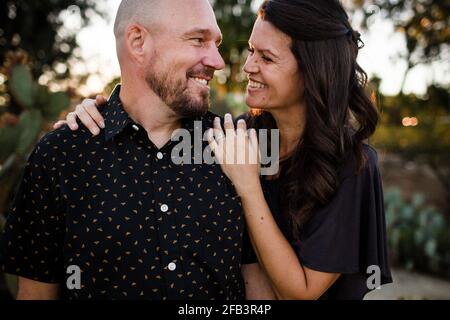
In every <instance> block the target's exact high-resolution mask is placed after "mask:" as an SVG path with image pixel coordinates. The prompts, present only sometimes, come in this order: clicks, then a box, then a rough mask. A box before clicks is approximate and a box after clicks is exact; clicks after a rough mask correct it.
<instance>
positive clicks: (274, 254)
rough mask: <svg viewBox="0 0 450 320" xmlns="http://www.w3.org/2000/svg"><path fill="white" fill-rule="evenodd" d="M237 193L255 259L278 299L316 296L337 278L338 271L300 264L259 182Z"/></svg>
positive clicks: (301, 298) (305, 298) (309, 298)
mask: <svg viewBox="0 0 450 320" xmlns="http://www.w3.org/2000/svg"><path fill="white" fill-rule="evenodd" d="M238 194H239V195H240V197H241V200H242V205H243V208H244V212H245V219H246V222H247V228H248V232H249V235H250V239H251V241H252V244H253V246H254V247H255V251H256V254H257V256H258V260H259V261H260V263H261V265H262V267H263V268H264V270H265V272H266V273H267V275H268V277H269V279H270V280H271V283H272V286H273V288H274V290H275V293H276V295H277V297H278V299H289V300H291V299H293V300H312V299H317V298H319V297H320V296H321V295H322V294H323V293H324V292H325V291H327V290H328V288H329V287H330V286H331V285H332V284H333V283H334V282H335V281H336V280H337V279H338V277H339V274H337V273H326V272H319V271H315V270H312V269H309V268H307V267H305V266H303V265H302V264H301V261H299V259H298V257H297V255H296V254H295V251H294V249H293V248H292V246H291V245H290V244H289V242H288V241H287V239H286V238H285V237H284V235H283V234H282V233H281V230H280V229H279V227H278V225H277V224H276V222H275V220H274V218H273V216H272V213H271V212H270V209H269V207H268V205H267V202H266V201H265V199H264V194H263V192H262V189H261V186H260V185H259V186H255V187H253V188H252V189H250V190H249V189H247V190H246V191H245V192H240V193H239V192H238Z"/></svg>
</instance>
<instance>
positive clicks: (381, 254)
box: [294, 146, 392, 284]
mask: <svg viewBox="0 0 450 320" xmlns="http://www.w3.org/2000/svg"><path fill="white" fill-rule="evenodd" d="M364 150H365V151H366V154H367V164H366V166H365V168H364V169H362V171H360V172H359V173H358V174H355V173H353V172H354V171H355V170H353V169H355V168H356V166H355V163H356V162H355V161H354V159H353V160H352V161H350V163H349V164H347V165H346V167H347V169H346V170H344V171H345V172H347V173H348V174H346V175H345V176H344V177H343V178H342V179H341V183H340V186H339V187H338V190H337V192H336V194H335V196H334V198H333V199H332V200H331V202H330V203H329V204H328V205H326V206H325V207H323V208H322V209H320V210H319V211H318V212H316V213H315V214H314V215H313V217H312V218H311V219H310V220H309V222H307V224H306V225H305V226H304V228H303V229H302V231H301V234H300V240H299V241H297V242H295V244H294V248H295V249H296V252H297V254H298V256H299V259H300V261H301V263H302V264H303V265H304V266H306V267H308V268H310V269H313V270H317V271H322V272H333V273H342V274H355V273H359V274H367V268H368V267H369V266H378V267H379V268H380V271H381V282H382V284H384V283H389V282H391V281H392V280H391V274H390V270H389V265H388V254H387V245H386V225H385V215H384V205H383V189H382V182H381V177H380V172H379V169H378V165H377V160H378V159H377V155H376V152H375V150H373V149H372V148H370V147H369V146H365V147H364Z"/></svg>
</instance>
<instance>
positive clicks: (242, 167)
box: [207, 114, 260, 195]
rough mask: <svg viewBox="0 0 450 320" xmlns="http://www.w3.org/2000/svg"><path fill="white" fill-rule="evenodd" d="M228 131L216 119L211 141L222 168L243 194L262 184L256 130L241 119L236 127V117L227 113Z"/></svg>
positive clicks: (226, 127)
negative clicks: (234, 122)
mask: <svg viewBox="0 0 450 320" xmlns="http://www.w3.org/2000/svg"><path fill="white" fill-rule="evenodd" d="M224 127H225V133H226V134H225V133H224V131H223V130H222V126H221V125H220V119H219V118H216V119H215V120H214V130H213V129H210V130H209V131H208V135H207V137H208V142H209V146H210V147H211V150H212V151H213V152H214V155H215V157H216V159H217V161H218V162H219V163H220V165H221V167H222V171H223V172H224V173H225V174H226V175H227V177H228V178H229V179H230V180H231V182H232V183H233V184H234V186H235V188H236V191H237V193H238V194H239V195H242V194H243V193H244V192H245V193H247V192H251V190H252V188H258V187H260V181H259V174H260V163H259V145H258V138H257V137H256V130H254V129H250V130H248V131H247V125H246V123H245V121H244V120H239V122H238V124H237V129H236V130H235V128H234V124H233V118H232V117H231V115H230V114H227V115H225V122H224Z"/></svg>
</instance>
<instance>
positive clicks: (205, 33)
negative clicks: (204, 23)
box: [183, 28, 223, 45]
mask: <svg viewBox="0 0 450 320" xmlns="http://www.w3.org/2000/svg"><path fill="white" fill-rule="evenodd" d="M195 35H203V36H207V37H208V36H209V37H212V36H213V33H212V32H211V30H209V29H202V28H195V29H192V30H189V31H187V32H186V33H185V34H184V35H183V36H184V37H190V36H195ZM222 41H223V36H222V34H220V36H219V39H218V40H217V41H216V44H217V45H220V44H221V43H222Z"/></svg>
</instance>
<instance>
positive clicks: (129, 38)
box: [125, 23, 152, 63]
mask: <svg viewBox="0 0 450 320" xmlns="http://www.w3.org/2000/svg"><path fill="white" fill-rule="evenodd" d="M151 45H152V44H151V36H150V34H149V32H148V31H147V29H146V28H144V27H143V26H141V25H139V24H136V23H134V24H131V25H129V26H128V27H127V29H126V31H125V46H126V49H127V51H128V53H129V55H130V56H131V57H133V58H135V59H136V61H138V62H139V63H144V62H145V61H148V57H146V55H148V54H149V52H151V51H152V50H150V49H151V47H150V46H151Z"/></svg>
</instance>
